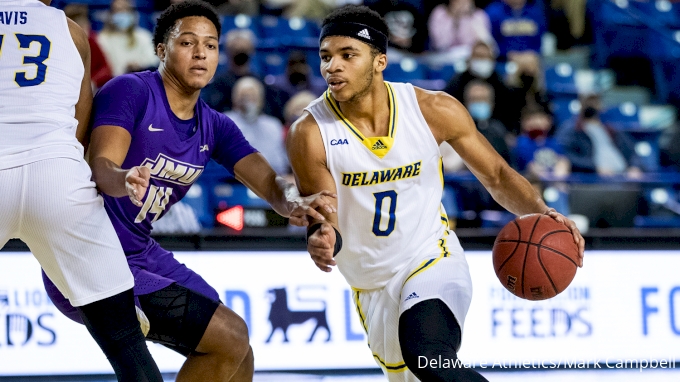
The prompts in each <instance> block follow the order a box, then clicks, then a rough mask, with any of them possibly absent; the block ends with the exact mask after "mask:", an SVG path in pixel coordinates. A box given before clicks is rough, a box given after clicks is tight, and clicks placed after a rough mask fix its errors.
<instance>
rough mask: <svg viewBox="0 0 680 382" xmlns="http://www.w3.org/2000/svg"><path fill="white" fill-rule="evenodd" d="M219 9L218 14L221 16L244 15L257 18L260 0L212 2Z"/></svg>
mask: <svg viewBox="0 0 680 382" xmlns="http://www.w3.org/2000/svg"><path fill="white" fill-rule="evenodd" d="M211 3H213V5H215V7H216V8H217V12H218V13H219V14H221V15H239V14H244V15H248V16H257V14H258V13H259V12H260V1H259V0H226V1H217V3H219V4H215V3H216V2H211Z"/></svg>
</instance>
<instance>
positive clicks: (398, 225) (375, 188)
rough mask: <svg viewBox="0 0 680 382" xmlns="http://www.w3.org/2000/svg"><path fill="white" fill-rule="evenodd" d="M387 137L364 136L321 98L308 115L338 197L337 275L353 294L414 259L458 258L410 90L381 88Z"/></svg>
mask: <svg viewBox="0 0 680 382" xmlns="http://www.w3.org/2000/svg"><path fill="white" fill-rule="evenodd" d="M385 86H386V87H387V90H388V95H389V101H390V122H389V123H390V125H389V130H388V131H389V135H388V136H386V137H365V136H364V135H363V134H362V133H361V132H360V131H359V129H357V128H356V127H355V126H353V125H352V123H351V122H350V121H349V120H347V118H345V117H344V115H343V114H342V111H341V110H340V108H339V107H338V105H337V103H336V101H335V100H334V99H333V98H332V96H331V95H330V93H329V92H328V91H327V92H326V93H325V94H324V95H323V96H321V97H320V98H318V99H317V100H315V101H314V102H313V103H312V104H311V105H310V106H309V107H308V108H307V110H308V111H309V112H310V113H312V115H313V116H314V119H315V120H316V122H317V124H318V125H319V129H320V130H321V136H322V138H323V143H324V146H325V149H326V158H327V165H328V169H329V170H330V172H331V174H332V175H333V178H334V179H335V185H336V187H337V193H338V219H339V225H340V230H341V232H342V235H343V248H342V250H341V251H340V253H338V255H337V256H336V257H335V260H336V262H337V264H338V268H339V270H340V272H341V273H342V274H343V276H345V278H346V279H347V281H348V282H349V284H350V285H351V286H353V287H355V288H358V289H375V288H381V287H383V286H385V285H386V284H387V282H388V281H389V280H390V279H391V278H392V277H393V276H394V275H395V274H396V273H397V272H399V271H400V270H401V269H402V268H403V267H405V266H407V265H408V264H409V263H412V261H413V260H414V259H416V258H425V257H428V256H429V257H433V256H434V257H436V256H440V255H441V256H446V255H447V254H448V253H449V251H450V250H454V251H462V249H461V248H460V243H459V242H458V239H457V238H456V237H455V235H453V234H450V233H449V231H448V220H447V217H446V212H445V211H444V207H443V206H442V204H441V199H442V189H443V174H442V165H441V155H440V153H439V147H438V145H437V142H436V140H435V139H434V136H433V135H432V132H431V131H430V128H429V126H428V125H427V123H426V122H425V119H424V117H423V115H422V113H421V111H420V107H419V106H418V101H417V99H416V93H415V90H414V89H413V86H412V85H410V84H403V83H390V82H385Z"/></svg>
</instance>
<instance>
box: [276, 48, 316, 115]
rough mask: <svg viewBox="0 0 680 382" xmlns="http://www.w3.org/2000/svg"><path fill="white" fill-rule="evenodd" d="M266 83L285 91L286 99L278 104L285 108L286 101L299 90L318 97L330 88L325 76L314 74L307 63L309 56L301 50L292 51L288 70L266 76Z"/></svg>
mask: <svg viewBox="0 0 680 382" xmlns="http://www.w3.org/2000/svg"><path fill="white" fill-rule="evenodd" d="M317 70H318V69H317ZM265 83H266V84H267V85H268V86H271V87H274V88H277V89H279V90H281V92H282V93H283V94H282V95H283V96H284V97H285V99H283V100H282V101H283V102H282V103H281V104H280V105H278V106H277V107H280V108H283V105H284V104H285V102H287V101H288V100H289V99H290V98H291V97H292V96H293V95H295V94H296V93H298V92H301V91H303V90H307V91H310V92H312V93H313V94H315V95H316V96H317V97H318V96H320V95H321V94H323V92H324V91H326V89H327V88H328V84H326V81H325V80H324V79H323V78H321V77H316V76H314V75H313V74H312V68H311V67H310V66H309V64H307V56H305V54H304V52H301V51H292V52H290V54H289V56H288V65H287V66H286V72H285V73H284V74H280V75H278V76H267V77H265Z"/></svg>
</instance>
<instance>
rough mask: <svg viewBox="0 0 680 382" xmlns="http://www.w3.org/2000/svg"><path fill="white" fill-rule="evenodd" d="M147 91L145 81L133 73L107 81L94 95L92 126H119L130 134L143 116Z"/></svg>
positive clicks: (147, 97) (147, 95)
mask: <svg viewBox="0 0 680 382" xmlns="http://www.w3.org/2000/svg"><path fill="white" fill-rule="evenodd" d="M149 91H150V90H149V87H148V86H147V85H146V83H145V82H144V81H142V79H140V78H139V77H137V76H136V75H133V74H128V75H122V76H118V77H116V78H114V79H112V80H111V81H109V82H107V83H106V85H104V87H103V88H102V89H101V90H100V91H99V93H97V95H96V96H95V97H94V105H93V116H94V118H93V125H92V127H93V128H97V127H99V126H103V125H112V126H120V127H122V128H124V129H125V130H127V131H129V132H130V134H132V132H133V131H134V129H135V126H136V124H137V122H139V121H140V120H141V119H142V118H143V117H144V111H145V110H146V105H147V103H148V101H149Z"/></svg>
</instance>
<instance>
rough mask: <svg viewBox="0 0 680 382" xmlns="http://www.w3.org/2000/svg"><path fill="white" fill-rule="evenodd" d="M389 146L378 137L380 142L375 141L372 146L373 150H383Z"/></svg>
mask: <svg viewBox="0 0 680 382" xmlns="http://www.w3.org/2000/svg"><path fill="white" fill-rule="evenodd" d="M386 148H387V146H385V144H384V143H382V141H381V140H380V139H378V142H375V144H374V145H373V147H371V150H381V149H386Z"/></svg>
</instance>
